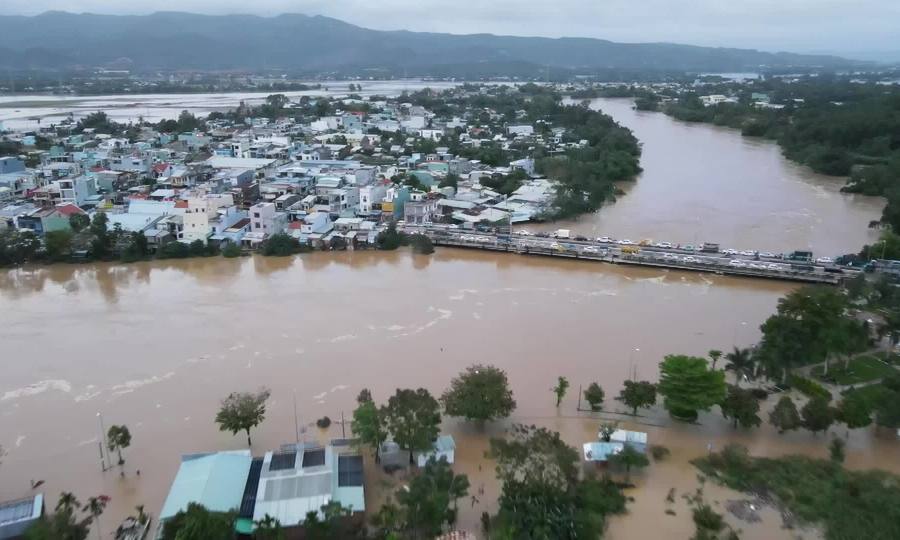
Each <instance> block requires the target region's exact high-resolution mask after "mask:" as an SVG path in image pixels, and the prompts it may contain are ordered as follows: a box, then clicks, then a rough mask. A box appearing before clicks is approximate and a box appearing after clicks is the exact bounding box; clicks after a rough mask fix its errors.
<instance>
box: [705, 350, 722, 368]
mask: <svg viewBox="0 0 900 540" xmlns="http://www.w3.org/2000/svg"><path fill="white" fill-rule="evenodd" d="M707 354H709V359H710V360H712V369H716V362H718V361H719V358H722V351H720V350H718V349H712V350H710V351H709V353H707Z"/></svg>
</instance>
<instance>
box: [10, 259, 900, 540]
mask: <svg viewBox="0 0 900 540" xmlns="http://www.w3.org/2000/svg"><path fill="white" fill-rule="evenodd" d="M790 287H791V285H789V284H785V283H779V282H772V281H758V280H749V279H734V278H727V277H722V276H707V275H698V274H692V273H679V272H667V271H658V270H650V269H640V268H621V267H617V266H611V265H603V264H596V263H591V262H584V261H557V260H552V259H539V258H533V257H518V256H514V255H502V254H483V253H479V252H470V251H461V250H452V249H440V250H439V251H438V252H437V253H436V254H435V255H433V256H432V257H430V258H429V257H421V256H413V255H411V254H409V253H406V252H394V253H378V252H357V253H313V254H307V255H303V256H300V257H296V258H286V259H272V258H262V257H252V258H243V259H237V260H233V259H222V258H212V259H197V260H187V261H179V262H148V263H138V264H134V265H129V266H123V265H109V264H96V265H84V266H70V265H58V266H54V267H46V268H36V269H20V270H12V271H8V272H4V273H2V274H0V302H2V306H3V309H2V310H0V338H2V343H3V351H4V353H3V357H4V362H3V370H4V373H3V377H2V379H0V444H2V445H3V446H4V447H5V448H6V449H7V451H8V455H7V457H6V458H5V459H4V463H3V464H2V465H0V499H6V498H11V497H18V496H23V495H26V494H27V493H29V485H30V484H29V482H30V481H31V480H46V485H45V488H44V489H46V492H47V494H48V495H49V496H50V497H51V501H52V500H54V499H55V496H56V493H58V492H59V491H61V490H72V491H75V492H76V493H77V494H78V495H79V496H80V497H81V498H82V499H84V498H87V497H88V496H91V495H94V494H97V493H103V494H106V495H109V496H111V497H112V504H111V507H110V509H109V511H108V513H107V517H106V521H107V522H106V523H105V527H106V529H107V530H109V529H110V528H111V526H112V525H113V523H112V522H113V521H118V520H119V519H121V517H123V516H124V515H127V513H128V512H129V511H130V510H131V509H132V508H133V507H134V505H136V504H146V505H147V507H148V508H149V509H151V510H152V511H154V512H158V511H159V508H160V507H161V505H162V502H163V499H164V497H165V494H166V492H167V490H168V486H169V483H170V482H171V480H172V478H173V477H174V474H175V472H176V470H177V466H178V462H179V456H180V454H182V453H189V452H199V451H208V450H217V449H236V448H241V447H242V445H243V441H244V439H243V438H242V437H240V436H236V437H232V436H231V435H230V434H227V433H222V432H219V431H218V429H217V426H216V425H215V424H214V423H213V418H214V416H215V412H216V410H217V406H218V402H219V400H220V399H221V398H223V397H224V396H226V395H227V394H228V393H229V392H232V391H243V390H254V389H256V388H258V387H261V386H267V387H269V388H271V389H272V400H271V401H270V404H269V409H268V416H267V419H266V421H265V423H264V424H263V425H262V426H261V427H260V428H259V429H258V430H257V431H256V432H254V436H253V441H254V447H253V449H254V451H255V452H256V453H262V452H264V451H265V450H266V449H271V448H274V447H276V446H277V445H279V444H281V443H283V442H290V441H292V440H293V439H294V423H293V408H292V399H293V396H294V395H296V397H297V403H298V407H299V411H300V417H301V421H302V423H303V424H304V425H309V424H311V423H312V422H314V421H315V419H317V418H320V417H322V416H325V415H328V416H330V417H331V418H332V419H339V418H340V417H341V413H343V414H344V416H345V418H348V419H349V417H350V415H351V413H352V409H353V407H354V399H355V396H356V394H357V393H358V391H359V390H360V389H361V388H362V387H364V386H365V387H369V388H370V389H372V391H373V394H374V396H375V398H376V400H377V401H379V402H381V401H384V400H386V399H387V397H388V396H389V395H390V394H391V393H393V390H394V389H395V388H397V387H418V386H424V387H425V388H428V389H429V390H431V391H432V392H433V393H435V394H439V393H440V392H441V391H442V390H443V389H444V388H445V387H446V386H447V384H448V383H449V381H450V379H451V378H452V377H453V376H454V375H456V374H457V373H458V372H459V371H461V370H462V369H463V368H464V367H466V366H468V365H470V364H472V363H475V362H483V363H491V364H495V365H497V366H499V367H501V368H503V369H505V370H507V372H508V373H509V379H510V382H511V384H512V387H513V390H514V392H515V394H516V397H517V398H518V409H517V410H516V412H515V414H514V416H513V418H512V419H511V420H510V421H511V422H527V423H536V424H541V425H547V426H549V427H552V428H553V429H557V430H559V431H561V432H562V433H563V435H564V437H565V438H566V440H567V441H568V442H569V443H570V444H572V445H578V444H580V443H581V442H586V441H588V440H591V439H594V438H595V437H596V429H597V425H598V422H599V418H588V417H586V416H583V415H582V413H578V412H577V411H576V406H577V394H576V390H577V389H578V387H579V386H581V385H584V386H586V385H587V384H589V383H590V382H592V381H598V382H599V383H600V384H601V385H602V386H603V388H604V389H605V390H606V393H607V396H608V399H607V409H608V410H610V412H614V411H615V410H616V408H617V404H616V402H614V401H613V400H612V399H611V397H612V396H614V395H615V394H616V393H617V392H618V390H619V388H620V387H621V384H622V381H623V380H624V379H625V378H626V376H627V375H628V373H629V372H630V371H631V369H632V366H634V369H635V370H636V371H637V374H638V376H639V377H641V378H648V379H655V378H656V376H657V363H658V362H659V361H660V359H661V358H662V356H663V355H664V354H667V353H671V352H678V353H688V354H705V352H706V351H707V350H708V349H711V348H718V349H723V350H728V349H729V348H730V347H731V346H733V345H734V344H735V343H738V344H741V345H747V344H749V343H751V342H753V341H754V340H755V339H757V337H758V332H757V327H758V325H759V324H760V322H761V321H762V320H763V319H765V317H767V316H768V315H769V314H770V313H771V312H772V311H773V310H774V308H775V303H776V301H777V299H778V297H780V296H781V295H783V294H784V293H785V292H787V291H788V290H789V289H790ZM559 375H564V376H566V377H568V378H569V379H570V381H572V391H571V392H570V395H569V396H567V397H566V399H565V400H564V402H563V404H562V406H561V407H560V409H559V410H557V409H556V408H555V407H554V397H553V395H552V394H551V392H550V390H549V389H550V387H551V386H552V385H553V383H554V382H555V379H556V377H557V376H559ZM98 412H101V413H102V414H103V419H104V422H105V424H106V426H109V425H111V424H121V423H124V424H127V425H128V426H129V427H130V428H131V431H132V434H133V437H134V439H133V443H132V447H131V448H129V449H128V450H126V452H125V456H126V459H127V464H126V468H125V469H126V472H127V476H126V477H125V478H120V477H119V475H118V473H117V472H116V471H111V472H107V473H105V474H103V473H101V472H100V470H99V458H98V451H97V440H98V431H99V428H98V419H97V417H96V414H97V413H98ZM609 417H610V418H620V417H616V416H615V415H612V416H609ZM701 420H702V423H703V425H702V426H682V425H674V426H671V425H670V424H669V422H668V420H667V419H666V417H665V415H664V414H662V413H661V412H660V411H654V412H652V413H651V414H649V415H648V416H647V417H646V418H644V419H642V420H641V421H642V422H644V423H645V424H647V425H640V426H637V427H640V428H646V429H647V430H648V431H649V432H650V437H651V441H652V442H653V443H661V444H665V445H666V446H669V447H670V448H671V449H672V451H673V457H672V459H671V460H670V461H669V462H667V463H666V464H662V465H654V466H653V467H651V468H650V470H649V471H648V472H647V474H645V475H644V476H643V477H644V478H645V479H646V480H642V481H641V482H645V483H646V489H645V488H641V489H637V490H634V491H635V492H634V496H635V497H636V499H637V501H636V503H635V504H634V505H632V512H631V513H630V514H629V515H628V516H625V517H621V518H615V519H614V520H613V523H612V525H611V527H612V532H613V533H615V534H612V535H611V537H613V538H637V537H639V535H640V534H641V533H640V531H642V530H646V528H647V527H648V526H649V522H648V521H647V519H646V518H647V517H657V513H658V515H659V518H660V519H662V518H665V519H667V520H671V527H673V530H680V528H683V527H690V519H689V514H688V512H687V511H686V510H684V509H682V510H679V511H678V512H677V514H678V515H677V516H675V517H671V516H664V515H663V513H662V512H663V506H662V505H663V500H664V498H665V495H666V493H667V492H668V489H669V488H670V487H672V486H673V485H675V484H677V485H678V487H679V490H682V489H693V488H694V486H695V484H696V480H695V479H694V476H695V470H694V469H693V468H692V467H690V466H689V465H687V464H686V460H687V459H689V458H692V457H695V456H697V455H700V454H702V453H703V452H704V451H705V447H706V444H707V442H709V441H713V442H714V444H715V445H716V446H717V447H718V446H719V445H721V444H724V442H725V441H726V440H731V439H733V438H738V439H741V440H743V441H744V442H746V443H748V445H749V446H750V448H751V450H752V451H753V452H756V453H763V454H771V453H775V454H777V453H784V452H805V453H814V454H819V455H824V454H825V451H826V450H825V448H824V443H823V442H822V441H823V439H822V438H821V437H819V438H814V437H812V436H809V435H804V434H794V435H791V436H786V437H784V438H781V437H777V436H776V435H775V434H774V433H772V432H770V431H769V430H768V429H767V428H764V429H762V430H760V431H756V432H753V433H752V436H735V435H734V434H733V430H731V428H730V427H729V426H728V425H727V423H726V422H724V421H723V420H722V419H721V418H719V417H718V415H709V416H707V417H703V418H702V419H701ZM507 425H508V424H502V423H501V424H498V425H495V426H489V427H488V428H487V431H486V432H478V431H476V430H475V429H474V428H472V427H471V426H467V425H460V424H459V423H457V422H455V421H453V420H447V421H446V422H445V428H446V430H447V431H449V432H450V433H452V434H454V436H456V438H457V445H458V448H459V450H458V468H459V470H461V471H463V472H467V473H469V474H470V475H471V478H472V485H473V489H472V491H473V494H476V495H477V496H478V499H479V501H478V502H477V503H474V502H473V503H472V504H470V503H464V504H461V508H462V511H461V515H460V523H461V525H463V526H465V527H467V528H469V529H472V530H477V529H478V527H479V525H478V523H479V521H478V518H479V516H480V514H481V512H482V511H484V510H491V509H492V506H491V505H493V504H495V495H496V490H497V486H496V484H495V482H494V480H493V470H492V467H491V466H490V464H489V463H486V462H485V461H484V460H483V451H484V450H485V449H486V447H487V437H486V435H490V434H500V433H502V430H503V429H504V428H505V427H506V426H507ZM348 427H349V426H348ZM340 435H341V427H340V425H338V424H336V425H334V426H333V427H332V428H331V431H330V433H328V434H325V433H322V432H320V431H319V430H318V429H316V428H315V427H309V428H308V430H307V433H306V434H305V435H304V437H306V438H308V439H312V438H320V439H325V438H327V437H328V436H340ZM853 435H854V436H853V437H852V438H851V443H850V445H849V452H848V454H849V458H848V459H849V462H850V463H851V464H855V465H860V466H879V467H883V468H889V469H895V470H896V468H897V467H898V465H897V460H896V459H895V456H896V452H897V447H896V445H894V444H892V443H887V442H884V441H879V440H876V439H873V438H872V437H870V436H869V435H868V433H867V432H865V431H861V432H859V433H855V434H853ZM135 469H140V470H141V476H140V477H137V476H136V475H135V474H134V473H135ZM656 471H659V474H657V472H656ZM368 474H369V476H370V482H369V484H368V485H369V491H368V495H369V499H370V501H369V504H370V505H371V504H373V503H374V502H375V501H377V500H379V498H380V497H382V496H383V494H384V491H385V486H387V485H389V484H388V483H386V480H385V479H384V478H381V477H380V475H377V474H376V473H375V472H374V468H370V470H369V471H368ZM480 486H483V490H484V491H483V494H481V495H478V494H477V491H476V490H477V489H478V487H480ZM710 489H713V488H710ZM719 489H720V488H719ZM679 493H681V491H679ZM679 500H680V499H679ZM723 504H724V499H723ZM755 527H758V526H755ZM769 532H771V531H769ZM769 537H770V538H776V537H781V536H777V535H776V536H769ZM748 538H754V536H748ZM760 538H761V537H760ZM785 538H787V536H785Z"/></svg>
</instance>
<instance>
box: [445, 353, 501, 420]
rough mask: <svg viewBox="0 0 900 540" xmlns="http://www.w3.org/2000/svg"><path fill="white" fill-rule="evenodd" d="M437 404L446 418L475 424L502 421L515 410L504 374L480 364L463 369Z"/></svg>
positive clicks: (492, 367) (499, 370) (494, 368)
mask: <svg viewBox="0 0 900 540" xmlns="http://www.w3.org/2000/svg"><path fill="white" fill-rule="evenodd" d="M441 403H442V404H443V405H444V412H445V413H446V414H447V415H449V416H461V417H463V418H465V419H466V420H476V421H478V422H484V421H487V420H494V419H497V418H505V417H507V416H509V414H510V413H511V412H512V411H513V410H515V408H516V400H515V399H513V393H512V390H511V389H510V388H509V381H508V380H507V378H506V373H505V372H504V371H503V370H501V369H498V368H496V367H494V366H485V365H481V364H476V365H474V366H470V367H468V368H466V370H465V371H464V372H462V373H460V374H459V375H458V376H457V377H455V378H454V379H453V380H452V381H450V388H448V389H447V390H446V391H445V392H444V394H443V395H442V396H441Z"/></svg>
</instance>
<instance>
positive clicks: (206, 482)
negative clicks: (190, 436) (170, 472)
mask: <svg viewBox="0 0 900 540" xmlns="http://www.w3.org/2000/svg"><path fill="white" fill-rule="evenodd" d="M251 462H252V457H251V455H250V450H236V451H229V452H216V453H209V454H187V455H185V456H182V458H181V467H179V469H178V474H176V475H175V480H174V481H173V482H172V487H171V488H170V489H169V495H168V496H167V497H166V502H165V504H163V507H162V511H160V513H159V521H160V527H162V523H163V522H164V521H165V520H167V519H170V518H172V517H173V516H174V515H175V514H177V513H178V512H180V511H182V510H185V509H187V506H188V504H190V503H198V504H202V505H203V506H204V507H206V508H207V509H208V510H211V511H213V512H228V511H229V510H237V509H239V508H240V506H241V500H242V498H243V495H244V487H245V486H246V484H247V477H248V475H249V474H250V464H251Z"/></svg>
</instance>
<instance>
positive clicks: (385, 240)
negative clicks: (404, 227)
mask: <svg viewBox="0 0 900 540" xmlns="http://www.w3.org/2000/svg"><path fill="white" fill-rule="evenodd" d="M375 241H376V245H377V246H378V249H383V250H394V249H397V248H399V247H400V246H402V245H404V244H405V243H406V237H405V235H404V234H402V233H400V232H398V231H397V226H396V225H395V224H394V222H393V221H392V222H391V223H390V224H388V227H387V229H385V230H383V231H381V232H380V233H378V236H377V237H376V240H375Z"/></svg>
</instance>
